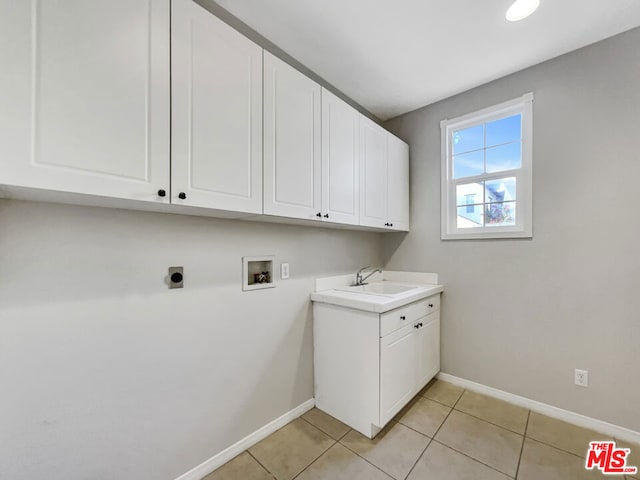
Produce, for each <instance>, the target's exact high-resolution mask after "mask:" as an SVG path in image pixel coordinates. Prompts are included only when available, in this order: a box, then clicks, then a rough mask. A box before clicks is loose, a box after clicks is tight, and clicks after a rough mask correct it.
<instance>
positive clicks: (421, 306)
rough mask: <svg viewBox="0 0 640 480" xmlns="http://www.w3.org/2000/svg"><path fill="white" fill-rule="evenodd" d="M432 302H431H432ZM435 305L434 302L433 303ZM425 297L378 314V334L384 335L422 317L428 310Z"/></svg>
mask: <svg viewBox="0 0 640 480" xmlns="http://www.w3.org/2000/svg"><path fill="white" fill-rule="evenodd" d="M432 303H433V302H432ZM434 305H435V304H434ZM428 309H429V306H428V303H427V299H425V300H420V301H419V302H414V303H410V304H409V305H406V306H404V307H400V308H396V309H395V310H391V311H390V312H386V313H383V314H381V315H380V336H381V337H384V336H385V335H388V334H389V333H391V332H394V331H396V330H397V329H399V328H402V327H404V326H405V325H410V324H411V322H414V321H416V320H418V319H419V318H421V317H424V316H425V315H426V314H427V312H428Z"/></svg>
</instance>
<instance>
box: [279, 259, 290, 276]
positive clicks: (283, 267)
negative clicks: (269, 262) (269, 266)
mask: <svg viewBox="0 0 640 480" xmlns="http://www.w3.org/2000/svg"><path fill="white" fill-rule="evenodd" d="M287 278H289V264H288V263H281V264H280V279H281V280H286V279H287Z"/></svg>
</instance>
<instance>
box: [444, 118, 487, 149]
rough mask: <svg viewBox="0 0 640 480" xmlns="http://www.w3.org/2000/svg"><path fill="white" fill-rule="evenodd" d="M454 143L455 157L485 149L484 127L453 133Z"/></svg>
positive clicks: (479, 126)
mask: <svg viewBox="0 0 640 480" xmlns="http://www.w3.org/2000/svg"><path fill="white" fill-rule="evenodd" d="M452 143H453V154H454V155H458V154H459V153H464V152H470V151H471V150H478V149H479V148H484V125H478V126H476V127H471V128H465V129H464V130H456V131H455V132H453V138H452Z"/></svg>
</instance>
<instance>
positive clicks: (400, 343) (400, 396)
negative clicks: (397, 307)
mask: <svg viewBox="0 0 640 480" xmlns="http://www.w3.org/2000/svg"><path fill="white" fill-rule="evenodd" d="M415 323H416V322H414V323H412V324H410V325H407V326H406V327H403V328H401V329H400V330H396V331H395V332H393V333H390V334H389V335H387V336H385V337H382V338H381V339H380V426H383V425H384V424H386V423H387V422H388V421H389V420H390V419H391V418H393V416H394V415H395V414H396V413H398V412H399V411H400V410H401V409H402V407H403V406H404V405H405V404H406V403H407V402H408V401H409V400H410V399H411V397H412V396H413V394H414V392H415V387H416V338H417V337H418V334H419V332H418V331H419V330H420V329H419V328H416V327H415V326H414V324H415Z"/></svg>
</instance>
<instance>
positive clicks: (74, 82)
mask: <svg viewBox="0 0 640 480" xmlns="http://www.w3.org/2000/svg"><path fill="white" fill-rule="evenodd" d="M0 11H1V12H3V13H2V15H0V65H2V68H1V70H2V72H1V73H0V105H1V106H2V107H1V108H2V114H1V115H0V159H1V161H2V168H0V184H8V185H16V186H25V187H35V188H43V189H50V190H59V191H65V192H75V193H83V194H93V195H102V196H107V197H118V198H126V199H135V200H142V201H158V202H168V201H169V196H168V195H165V196H164V197H162V196H158V194H157V193H158V191H159V190H165V191H166V192H168V190H169V42H168V38H169V0H109V1H104V2H87V1H83V0H58V1H55V2H50V1H43V0H33V1H19V2H16V1H13V0H0Z"/></svg>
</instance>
